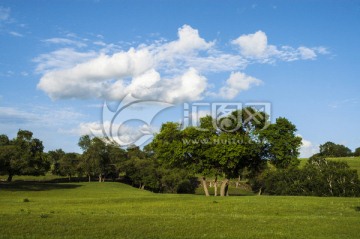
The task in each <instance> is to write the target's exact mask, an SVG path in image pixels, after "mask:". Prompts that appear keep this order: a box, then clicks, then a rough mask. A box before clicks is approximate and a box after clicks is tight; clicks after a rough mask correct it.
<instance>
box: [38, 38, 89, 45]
mask: <svg viewBox="0 0 360 239" xmlns="http://www.w3.org/2000/svg"><path fill="white" fill-rule="evenodd" d="M43 42H46V43H52V44H60V45H74V46H76V47H86V46H87V45H86V44H85V43H83V42H80V41H75V40H70V39H67V38H49V39H45V40H43Z"/></svg>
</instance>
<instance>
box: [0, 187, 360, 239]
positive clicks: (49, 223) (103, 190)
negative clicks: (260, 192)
mask: <svg viewBox="0 0 360 239" xmlns="http://www.w3.org/2000/svg"><path fill="white" fill-rule="evenodd" d="M0 228H1V233H0V238H326V239H328V238H358V236H359V234H360V198H319V197H275V196H271V197H270V196H235V197H225V198H220V197H208V198H206V197H204V196H200V195H175V194H154V193H151V192H147V191H143V190H139V189H135V188H132V187H130V186H128V185H124V184H121V183H116V182H115V183H111V182H106V183H98V182H91V183H87V182H84V183H39V182H37V183H34V182H32V183H28V182H14V183H11V184H6V183H2V184H0Z"/></svg>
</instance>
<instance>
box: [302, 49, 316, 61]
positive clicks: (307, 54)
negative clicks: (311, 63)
mask: <svg viewBox="0 0 360 239" xmlns="http://www.w3.org/2000/svg"><path fill="white" fill-rule="evenodd" d="M298 51H299V54H300V56H301V59H304V60H308V59H311V60H312V59H315V58H316V53H315V51H314V50H312V49H310V48H307V47H303V46H301V47H299V48H298Z"/></svg>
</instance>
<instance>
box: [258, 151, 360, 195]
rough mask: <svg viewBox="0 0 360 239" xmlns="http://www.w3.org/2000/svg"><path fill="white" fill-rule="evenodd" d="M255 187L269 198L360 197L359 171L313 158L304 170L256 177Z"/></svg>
mask: <svg viewBox="0 0 360 239" xmlns="http://www.w3.org/2000/svg"><path fill="white" fill-rule="evenodd" d="M254 186H255V187H257V188H261V189H262V191H263V192H264V193H266V194H270V195H302V196H339V197H354V196H360V181H359V178H358V175H357V172H356V170H352V169H350V168H349V166H348V165H347V164H346V163H345V162H335V161H327V160H325V159H322V158H319V157H313V158H311V159H310V160H309V161H308V162H307V164H306V165H305V166H304V168H302V169H299V168H288V169H278V170H269V169H268V170H266V171H264V172H263V173H262V174H261V175H259V176H258V177H257V180H255V182H254Z"/></svg>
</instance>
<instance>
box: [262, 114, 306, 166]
mask: <svg viewBox="0 0 360 239" xmlns="http://www.w3.org/2000/svg"><path fill="white" fill-rule="evenodd" d="M296 131H297V129H296V126H295V125H294V124H292V123H291V122H290V121H289V120H288V119H286V118H281V117H280V118H277V119H276V122H275V123H274V124H271V125H269V127H267V128H266V129H264V130H262V131H261V132H260V139H261V141H262V142H263V143H264V146H265V152H266V154H267V155H266V158H267V159H268V160H270V162H271V163H272V164H273V165H275V166H276V167H277V168H288V167H290V166H297V165H298V164H299V160H298V156H299V149H300V146H301V140H302V139H301V137H299V136H296V134H295V133H296Z"/></svg>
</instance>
